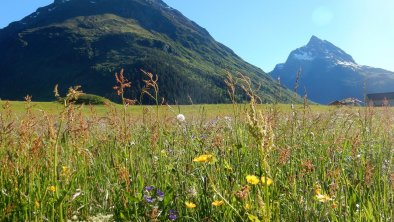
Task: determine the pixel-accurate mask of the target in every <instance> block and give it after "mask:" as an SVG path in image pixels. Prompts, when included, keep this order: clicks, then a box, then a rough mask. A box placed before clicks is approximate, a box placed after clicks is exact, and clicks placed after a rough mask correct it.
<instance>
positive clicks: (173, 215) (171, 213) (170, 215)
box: [168, 210, 178, 221]
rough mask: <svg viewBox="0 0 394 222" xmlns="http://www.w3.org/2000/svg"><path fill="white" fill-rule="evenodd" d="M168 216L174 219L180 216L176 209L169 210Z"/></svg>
mask: <svg viewBox="0 0 394 222" xmlns="http://www.w3.org/2000/svg"><path fill="white" fill-rule="evenodd" d="M168 214H169V215H168V218H169V219H170V220H172V221H174V220H176V218H177V217H178V215H177V212H176V211H175V210H170V211H169V212H168Z"/></svg>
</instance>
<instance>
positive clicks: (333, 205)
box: [0, 80, 394, 221]
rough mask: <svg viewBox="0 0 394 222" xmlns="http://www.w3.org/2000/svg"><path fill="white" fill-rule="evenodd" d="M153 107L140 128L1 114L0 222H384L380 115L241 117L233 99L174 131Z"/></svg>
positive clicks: (384, 120) (388, 177)
mask: <svg viewBox="0 0 394 222" xmlns="http://www.w3.org/2000/svg"><path fill="white" fill-rule="evenodd" d="M228 81H229V82H233V83H230V84H229V85H230V86H231V84H234V83H235V82H236V81H232V80H228ZM239 82H242V80H240V81H239ZM124 83H125V82H123V84H124ZM244 88H245V85H244ZM246 88H247V87H246ZM72 89H73V88H72ZM74 90H75V91H74V93H78V89H74ZM70 92H71V93H72V91H70ZM229 92H230V93H233V94H234V93H235V90H234V92H233V91H232V90H231V87H230V91H229ZM155 93H156V91H155ZM73 95H74V94H69V95H68V96H69V97H70V98H71V97H72V96H73ZM120 95H122V101H125V98H124V97H123V94H122V93H121V94H120ZM153 97H154V98H156V103H157V104H156V107H155V108H146V109H143V112H144V113H143V115H142V116H143V118H144V121H141V120H139V119H137V118H135V117H134V116H133V115H132V114H131V113H130V112H129V111H128V109H129V106H127V104H126V102H124V107H123V108H122V109H120V110H119V107H117V106H115V105H112V104H108V105H107V112H106V114H105V115H98V114H97V112H96V111H95V108H94V107H92V108H91V110H90V112H89V113H86V112H83V111H82V106H77V105H75V104H72V103H66V104H65V105H64V108H63V111H62V112H61V113H60V114H49V113H46V111H45V110H44V111H41V112H40V113H36V112H32V106H33V105H32V104H31V102H30V99H29V98H27V99H26V102H25V113H24V114H23V115H18V116H15V115H14V114H13V107H12V105H11V103H8V102H6V103H4V104H3V106H2V108H1V111H0V188H1V192H0V220H1V221H43V220H47V221H62V220H63V221H65V220H72V221H79V220H99V219H101V220H109V221H112V220H114V221H172V220H176V221H393V216H394V215H393V214H394V211H393V207H392V206H394V166H393V161H394V144H393V143H394V140H393V136H394V135H393V134H394V133H393V132H394V131H393V127H394V124H393V112H392V110H391V109H390V108H388V107H384V108H371V107H368V108H357V109H349V108H340V109H336V110H333V111H325V112H324V111H322V112H314V111H311V110H310V109H309V108H308V106H303V107H302V108H294V107H293V108H292V109H291V111H290V112H285V111H282V110H281V109H278V108H277V107H276V105H272V106H270V107H269V108H267V109H262V108H261V107H259V106H257V104H256V103H257V102H255V101H258V100H257V99H252V100H251V101H252V102H251V104H250V107H249V108H248V109H247V110H246V111H244V110H243V109H242V108H240V107H241V105H239V104H237V102H236V99H235V98H236V97H235V96H233V97H232V100H233V111H234V112H233V114H232V115H230V116H217V117H216V118H206V114H205V112H204V110H201V111H200V114H199V115H197V118H193V120H191V119H192V118H191V117H190V116H187V115H186V119H185V121H181V119H180V120H177V119H176V115H177V114H178V112H176V111H175V110H176V109H173V108H171V107H170V106H166V108H167V109H168V113H169V114H168V115H166V116H160V118H159V115H158V112H159V109H157V108H158V106H161V105H160V104H159V103H158V101H157V98H158V96H157V95H153ZM251 98H253V97H251ZM242 107H243V106H242ZM160 110H161V109H160ZM271 182H272V183H271Z"/></svg>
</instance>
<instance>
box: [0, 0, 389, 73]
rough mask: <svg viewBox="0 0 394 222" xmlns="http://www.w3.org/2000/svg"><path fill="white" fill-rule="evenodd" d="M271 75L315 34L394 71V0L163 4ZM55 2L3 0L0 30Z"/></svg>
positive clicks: (179, 0) (183, 0) (175, 0)
mask: <svg viewBox="0 0 394 222" xmlns="http://www.w3.org/2000/svg"><path fill="white" fill-rule="evenodd" d="M164 1H165V2H166V3H167V4H168V5H170V6H171V7H173V8H176V9H178V10H179V11H181V12H182V13H183V14H184V15H185V16H187V17H188V18H190V19H191V20H193V21H195V22H196V23H198V24H199V25H200V26H202V27H204V28H206V29H207V30H208V31H209V32H210V33H211V35H212V36H213V37H214V38H215V39H216V40H217V41H219V42H221V43H223V44H225V45H227V46H228V47H230V48H231V49H233V50H234V51H235V52H236V53H237V54H238V55H239V56H241V57H242V58H243V59H245V60H246V61H248V62H249V63H252V64H254V65H256V66H258V67H260V68H262V69H263V70H264V71H266V72H269V71H271V70H272V69H273V67H274V66H275V65H276V64H277V63H281V62H284V61H285V60H286V58H287V56H288V55H289V53H290V51H291V50H293V49H296V48H298V47H301V46H303V45H305V44H306V43H307V42H308V40H309V38H310V37H311V35H316V36H317V37H319V38H322V39H325V40H328V41H330V42H332V43H333V44H335V45H337V46H339V47H340V48H342V49H343V50H345V51H346V52H347V53H349V54H351V55H352V56H353V58H354V59H355V60H356V62H358V63H359V64H362V65H369V66H375V67H379V68H385V69H389V70H392V71H394V0H164ZM52 2H53V0H1V2H0V28H1V27H5V26H7V25H8V23H10V22H12V21H17V20H20V19H21V18H23V17H24V16H26V15H28V14H30V13H32V12H34V11H35V10H36V8H38V7H40V6H45V5H47V4H50V3H52Z"/></svg>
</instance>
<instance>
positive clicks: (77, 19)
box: [0, 0, 299, 103]
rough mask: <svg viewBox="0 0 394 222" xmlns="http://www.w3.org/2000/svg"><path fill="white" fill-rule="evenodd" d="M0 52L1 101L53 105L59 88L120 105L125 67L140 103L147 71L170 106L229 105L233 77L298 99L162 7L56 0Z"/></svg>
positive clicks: (0, 36)
mask: <svg viewBox="0 0 394 222" xmlns="http://www.w3.org/2000/svg"><path fill="white" fill-rule="evenodd" d="M0 52H2V53H1V54H0V98H2V99H13V100H20V99H22V98H23V97H24V96H25V95H26V94H29V95H32V96H33V99H34V100H53V95H52V94H53V93H52V89H53V87H54V86H55V85H56V84H59V89H60V91H61V92H63V93H64V92H65V91H66V89H67V88H68V87H70V86H74V85H81V86H82V89H83V91H84V92H87V93H93V94H97V95H101V96H105V97H107V98H110V99H113V100H115V99H116V98H117V96H116V95H115V93H114V92H113V89H112V87H113V86H114V85H115V78H114V73H115V72H119V70H120V69H121V68H124V69H125V74H126V78H127V79H129V80H130V81H131V82H132V91H131V92H130V93H129V94H127V95H126V96H127V97H133V98H139V95H140V91H141V88H142V87H143V86H144V82H143V81H142V79H143V74H142V72H141V71H140V69H144V70H146V71H149V72H152V73H154V74H158V76H159V82H158V83H159V87H160V96H162V97H164V98H166V99H167V100H168V101H169V102H170V103H174V102H178V103H188V102H189V101H190V98H191V99H192V100H193V102H195V103H221V102H229V99H228V96H227V92H226V87H225V84H224V78H225V76H226V73H227V71H228V72H231V73H236V72H240V73H243V74H244V75H247V76H248V77H249V78H251V80H252V82H253V83H254V84H256V85H257V84H261V86H262V88H261V90H260V91H259V93H260V95H261V96H262V98H263V99H264V101H265V102H272V101H281V102H293V101H298V99H299V98H298V97H297V95H296V94H294V93H292V92H291V91H289V90H286V89H285V88H283V87H282V86H280V85H279V84H278V83H276V82H275V81H273V80H272V79H271V77H270V76H269V75H267V74H266V73H264V72H263V71H262V70H261V69H259V68H257V67H255V66H253V65H251V64H249V63H247V62H245V61H244V60H242V59H241V58H240V57H239V56H237V55H236V54H235V53H234V52H233V51H232V50H230V49H229V48H227V47H226V46H224V45H222V44H220V43H219V42H217V41H215V40H214V39H213V38H212V37H211V36H210V34H209V33H208V32H207V31H206V30H205V29H204V28H201V27H200V26H199V25H197V24H196V23H194V22H193V21H191V20H189V19H188V18H186V17H185V16H183V15H182V14H181V13H180V12H179V11H177V10H175V9H173V8H171V7H169V6H168V5H167V4H165V3H164V2H162V1H161V0H56V1H55V2H54V3H52V4H50V5H48V6H46V7H42V8H39V9H38V10H37V11H36V12H34V13H32V14H31V15H29V16H27V17H25V18H23V19H22V20H21V21H18V22H13V23H11V24H10V25H9V26H8V27H6V28H4V29H0ZM278 92H282V94H278ZM279 95H281V96H279Z"/></svg>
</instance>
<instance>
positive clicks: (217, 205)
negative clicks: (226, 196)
mask: <svg viewBox="0 0 394 222" xmlns="http://www.w3.org/2000/svg"><path fill="white" fill-rule="evenodd" d="M223 203H224V202H223V201H221V200H215V201H213V202H212V205H213V206H215V207H220V206H222V205H223Z"/></svg>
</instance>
